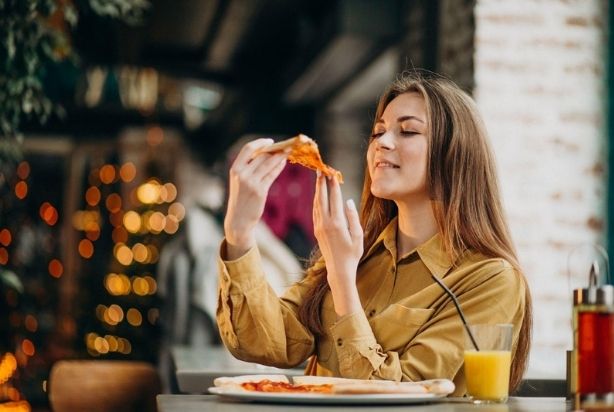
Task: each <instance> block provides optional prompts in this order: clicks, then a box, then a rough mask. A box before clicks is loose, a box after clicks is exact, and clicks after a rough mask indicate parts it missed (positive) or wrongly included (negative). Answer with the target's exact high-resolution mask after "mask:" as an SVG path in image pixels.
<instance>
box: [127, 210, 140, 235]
mask: <svg viewBox="0 0 614 412" xmlns="http://www.w3.org/2000/svg"><path fill="white" fill-rule="evenodd" d="M123 221H124V227H125V228H126V230H127V231H128V232H130V233H137V232H138V231H139V229H140V228H141V216H140V215H139V214H138V213H137V212H135V211H134V210H130V211H128V212H126V213H125V214H124V219H123Z"/></svg>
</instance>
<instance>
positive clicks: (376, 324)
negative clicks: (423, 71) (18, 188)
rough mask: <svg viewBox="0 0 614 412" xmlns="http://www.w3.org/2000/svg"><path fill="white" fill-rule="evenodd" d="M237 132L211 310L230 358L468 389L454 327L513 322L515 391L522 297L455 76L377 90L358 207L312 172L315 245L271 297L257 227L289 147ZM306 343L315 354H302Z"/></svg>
mask: <svg viewBox="0 0 614 412" xmlns="http://www.w3.org/2000/svg"><path fill="white" fill-rule="evenodd" d="M271 143H272V141H270V140H265V139H262V140H255V141H253V142H251V143H249V144H247V145H246V146H245V147H244V148H243V150H242V151H241V153H240V154H239V156H238V157H237V159H236V161H235V163H234V164H233V166H232V169H231V172H230V193H229V200H228V211H227V215H226V219H225V222H224V230H225V235H226V239H225V241H224V242H223V243H222V246H221V259H220V261H219V268H220V273H221V278H220V291H219V304H218V310H217V320H218V325H219V328H220V332H221V334H222V339H223V341H224V343H225V345H226V346H227V347H228V349H229V350H230V351H231V352H232V353H233V354H234V355H235V356H236V357H238V358H240V359H244V360H248V361H253V362H259V363H264V364H268V365H274V366H278V367H291V366H295V365H298V364H300V363H301V362H303V361H304V360H306V359H307V358H309V357H311V358H310V361H309V364H308V366H307V370H306V374H315V375H324V376H341V377H347V378H362V379H388V380H395V381H402V380H410V381H412V380H423V379H430V378H449V379H452V380H453V381H454V383H455V384H456V391H455V395H462V394H464V393H465V392H466V386H465V378H464V373H463V368H462V365H463V349H464V340H463V326H462V323H461V320H460V318H459V316H458V313H457V311H456V309H455V307H454V305H453V302H452V301H451V300H450V299H449V298H448V296H447V295H446V294H445V293H444V291H443V289H442V288H441V287H440V286H439V285H438V284H437V283H435V282H434V281H433V279H432V277H431V276H436V277H438V278H439V279H441V280H442V281H443V282H444V283H445V284H446V285H447V286H448V287H449V288H450V289H451V290H452V291H453V292H454V293H455V294H456V295H457V296H458V299H459V301H460V303H461V306H462V308H463V311H464V313H465V315H466V317H467V321H468V322H469V323H474V324H478V323H512V324H513V325H514V328H513V334H514V340H513V349H512V350H513V352H512V356H513V360H512V373H511V381H510V388H511V389H512V390H513V389H514V388H515V387H516V386H517V385H518V384H519V383H520V380H521V378H522V374H523V372H524V369H525V367H526V363H527V357H528V352H529V343H530V330H531V298H530V294H529V289H528V287H527V282H526V280H525V278H524V276H523V274H522V271H521V269H520V267H519V264H518V260H517V258H516V253H515V250H514V247H513V244H512V241H511V238H510V234H509V231H508V228H507V225H506V222H505V220H504V216H503V210H502V207H501V202H500V199H499V190H498V187H497V179H496V170H495V165H494V161H493V156H492V154H491V152H490V149H489V147H488V143H487V137H486V131H485V128H484V125H483V123H482V120H481V119H480V116H479V115H478V112H477V109H476V107H475V104H474V102H473V101H472V99H471V98H470V97H469V96H468V95H467V94H465V93H464V92H462V91H461V90H460V89H459V88H458V87H457V86H456V85H454V84H453V83H452V82H450V81H448V80H445V79H443V78H440V77H435V76H429V77H426V76H422V75H420V74H411V75H406V76H404V77H402V78H400V79H399V80H397V81H396V82H394V83H393V84H392V85H391V86H390V88H389V89H388V90H387V91H386V92H385V93H384V95H383V96H382V97H381V99H380V102H379V105H378V108H377V112H376V117H375V123H374V126H373V133H372V136H371V139H370V141H369V146H368V150H367V156H366V157H367V170H366V172H365V180H364V187H363V194H362V202H361V207H360V216H359V213H358V212H357V210H356V207H355V206H354V204H353V202H352V201H348V202H347V203H346V204H345V205H344V204H343V201H342V196H341V191H340V188H339V183H338V182H337V181H336V179H332V180H331V179H327V178H325V177H323V176H318V178H317V182H316V195H315V198H314V204H313V218H314V229H315V233H316V238H317V240H318V247H319V248H318V249H319V251H318V253H317V254H315V256H314V257H313V260H312V265H311V267H310V269H308V271H307V274H306V276H305V278H304V279H303V280H302V281H301V282H299V283H298V284H296V285H294V286H292V287H291V288H289V289H288V291H287V292H286V293H285V294H284V296H283V297H282V298H278V297H277V296H275V294H274V293H273V292H272V290H271V288H270V287H269V286H268V285H267V284H266V282H265V281H264V275H263V273H262V271H261V269H260V263H259V262H260V258H259V254H258V250H257V248H255V247H254V239H253V227H254V225H255V224H256V222H257V221H258V219H259V218H260V216H261V214H262V210H263V207H264V203H265V199H266V194H267V190H268V187H269V186H270V185H271V183H272V182H273V180H274V179H275V177H276V176H277V175H278V174H279V173H280V171H281V170H282V168H283V167H284V164H285V160H286V155H285V154H283V153H282V154H274V155H260V156H257V157H255V158H254V159H251V156H252V154H253V153H254V151H256V150H257V149H258V148H260V147H262V146H266V145H269V144H271ZM312 355H313V356H312Z"/></svg>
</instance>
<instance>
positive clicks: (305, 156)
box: [254, 134, 343, 183]
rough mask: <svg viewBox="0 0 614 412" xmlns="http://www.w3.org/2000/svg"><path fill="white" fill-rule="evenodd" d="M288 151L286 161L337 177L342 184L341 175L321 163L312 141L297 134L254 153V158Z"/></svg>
mask: <svg viewBox="0 0 614 412" xmlns="http://www.w3.org/2000/svg"><path fill="white" fill-rule="evenodd" d="M284 150H289V151H290V153H289V155H288V161H290V163H297V164H300V165H302V166H305V167H308V168H309V169H313V170H319V171H321V172H322V173H323V174H324V175H326V176H331V177H332V176H337V180H339V183H343V175H342V174H341V172H340V171H338V170H335V169H333V168H332V167H330V166H328V165H327V164H325V163H324V162H323V161H322V157H321V156H320V151H319V149H318V145H317V143H316V142H314V141H313V139H311V138H309V137H308V136H305V135H304V134H299V135H298V136H295V137H292V138H290V139H286V140H282V141H281V142H277V143H274V144H272V145H270V146H267V147H263V148H262V149H259V150H257V151H256V152H255V153H254V157H255V156H258V155H259V154H261V153H276V152H282V151H284Z"/></svg>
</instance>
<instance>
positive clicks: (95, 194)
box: [85, 186, 101, 206]
mask: <svg viewBox="0 0 614 412" xmlns="http://www.w3.org/2000/svg"><path fill="white" fill-rule="evenodd" d="M100 196H101V195H100V189H98V188H97V187H96V186H91V187H89V188H88V189H87V190H86V191H85V201H86V202H87V204H88V205H90V206H96V205H97V204H98V203H99V202H100Z"/></svg>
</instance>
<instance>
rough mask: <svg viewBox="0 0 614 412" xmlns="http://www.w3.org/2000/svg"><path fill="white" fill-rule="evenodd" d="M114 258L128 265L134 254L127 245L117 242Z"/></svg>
mask: <svg viewBox="0 0 614 412" xmlns="http://www.w3.org/2000/svg"><path fill="white" fill-rule="evenodd" d="M115 259H117V261H118V262H119V263H121V264H122V265H124V266H129V265H130V264H131V263H132V260H133V259H134V255H133V254H132V250H131V249H130V248H129V247H128V246H126V245H124V244H118V245H116V248H115Z"/></svg>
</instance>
